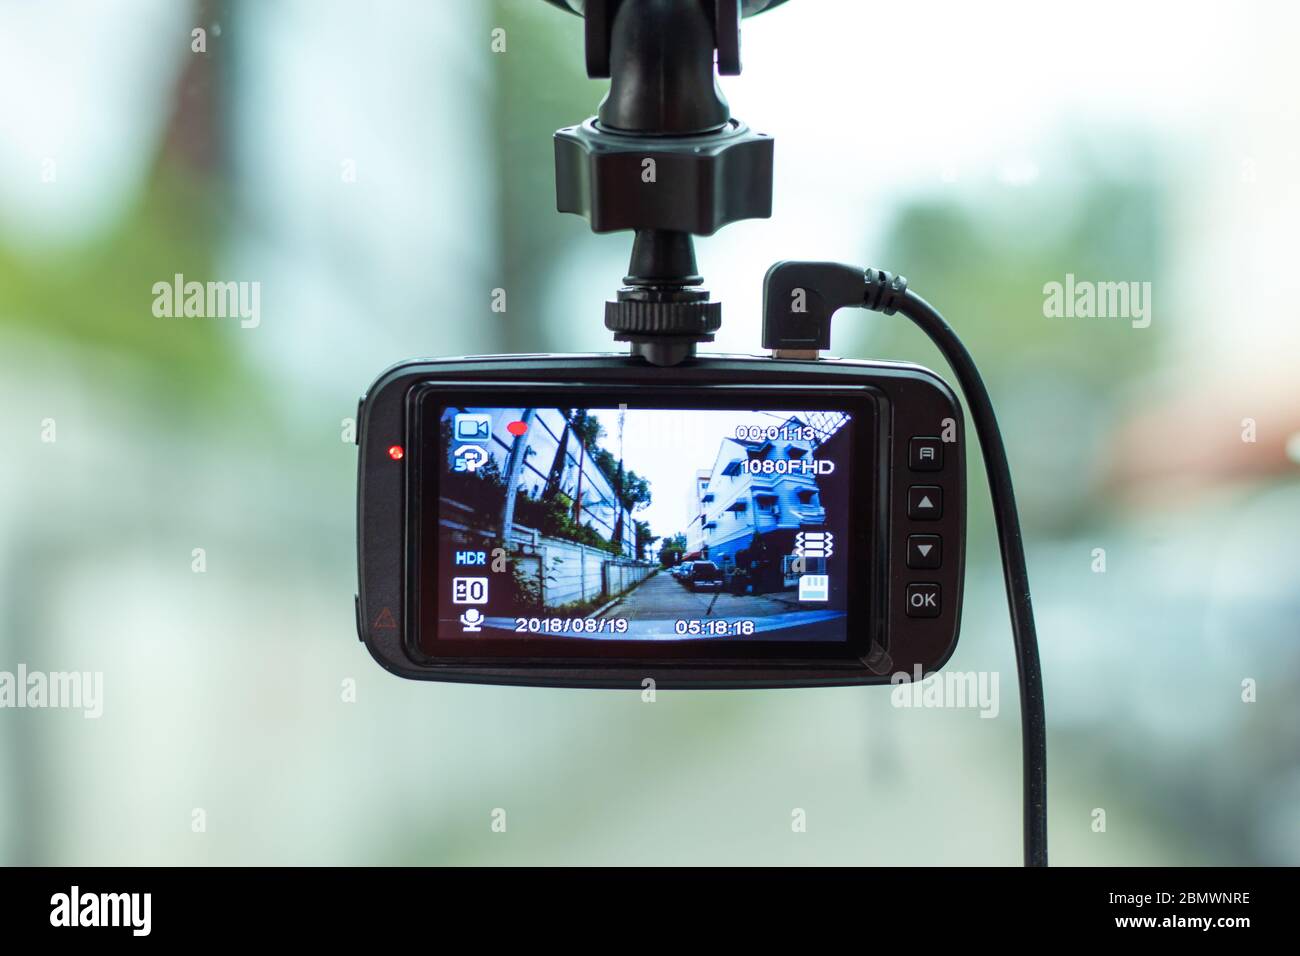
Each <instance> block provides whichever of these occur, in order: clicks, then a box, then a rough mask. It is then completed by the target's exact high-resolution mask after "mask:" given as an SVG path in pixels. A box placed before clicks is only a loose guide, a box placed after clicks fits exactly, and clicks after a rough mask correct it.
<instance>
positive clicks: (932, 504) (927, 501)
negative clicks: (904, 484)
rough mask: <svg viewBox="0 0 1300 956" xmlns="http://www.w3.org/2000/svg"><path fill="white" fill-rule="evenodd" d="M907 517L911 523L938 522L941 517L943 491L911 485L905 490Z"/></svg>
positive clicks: (931, 486)
mask: <svg viewBox="0 0 1300 956" xmlns="http://www.w3.org/2000/svg"><path fill="white" fill-rule="evenodd" d="M907 516H908V517H909V518H911V519H912V520H913V521H938V520H939V519H940V518H942V517H943V489H942V488H940V487H939V486H938V485H912V487H910V488H908V489H907Z"/></svg>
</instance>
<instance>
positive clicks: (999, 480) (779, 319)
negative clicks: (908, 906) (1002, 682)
mask: <svg viewBox="0 0 1300 956" xmlns="http://www.w3.org/2000/svg"><path fill="white" fill-rule="evenodd" d="M792 301H798V302H799V303H800V308H799V309H797V310H796V309H795V308H792V306H791V303H792ZM852 306H857V307H859V308H861V307H863V306H865V307H866V308H868V309H872V310H874V311H877V312H883V313H884V314H885V315H893V314H894V313H895V312H902V313H903V315H905V316H907V317H908V318H909V319H911V320H912V321H913V322H914V323H915V324H916V325H917V326H918V327H919V328H920V329H921V331H922V332H924V333H925V334H926V335H927V336H929V338H930V341H931V342H933V343H934V344H935V346H937V347H938V349H939V351H940V352H941V353H943V357H944V358H945V359H947V361H948V364H949V365H950V366H952V370H953V372H954V373H955V374H956V376H957V383H958V385H960V386H961V391H962V394H963V395H964V396H965V398H966V405H967V407H969V409H970V413H971V418H973V419H974V421H975V433H976V434H977V435H978V436H979V441H980V448H981V449H982V450H983V453H984V467H985V469H986V470H987V472H988V478H989V491H990V493H991V495H992V499H993V517H994V520H995V521H996V523H997V528H998V544H999V546H1000V547H1001V551H1002V573H1003V575H1004V577H1005V578H1006V582H1007V603H1008V604H1009V605H1010V607H1011V636H1012V640H1013V642H1014V644H1015V649H1016V669H1017V671H1018V672H1019V675H1020V744H1021V749H1022V751H1023V753H1024V792H1025V811H1024V816H1025V820H1024V827H1025V865H1026V866H1046V865H1047V726H1046V720H1045V718H1044V714H1043V675H1042V669H1041V666H1040V664H1039V661H1038V636H1037V633H1036V629H1035V627H1034V609H1033V606H1032V605H1031V604H1030V601H1029V570H1028V568H1026V567H1025V547H1024V542H1023V541H1022V540H1021V535H1020V515H1019V513H1018V512H1017V511H1016V495H1015V492H1014V490H1013V489H1012V487H1011V468H1010V466H1009V465H1008V464H1007V450H1006V447H1005V446H1004V445H1003V444H1002V432H1001V431H1000V430H999V429H998V419H997V415H995V414H994V412H993V402H992V401H990V399H989V393H988V389H986V388H985V387H984V380H983V379H982V378H980V373H979V370H978V369H977V368H976V367H975V361H974V359H972V358H971V356H970V353H969V352H967V351H966V346H964V345H962V343H961V339H959V338H958V337H957V333H956V332H954V331H953V330H952V328H951V327H950V326H949V325H948V323H947V322H945V321H944V319H943V316H941V315H940V314H939V313H938V311H936V310H935V308H934V306H932V305H930V303H928V302H926V301H925V300H924V299H923V298H921V297H920V296H919V295H917V294H916V293H915V292H912V291H910V290H909V289H908V288H907V280H906V279H904V278H903V277H902V276H896V275H891V274H890V273H888V272H881V271H878V270H876V269H867V270H866V271H865V272H863V271H862V270H861V269H858V268H856V267H855V266H849V265H844V264H842V263H838V262H778V263H777V264H776V265H774V266H772V268H771V269H769V270H767V275H766V276H765V277H764V279H763V347H764V348H769V349H772V350H773V351H774V353H775V354H777V355H780V354H781V353H782V352H794V353H796V354H799V355H802V356H803V357H807V356H808V354H809V353H811V354H812V355H816V354H817V352H819V351H820V350H822V349H827V348H830V344H831V319H832V318H833V317H834V315H835V312H836V311H837V310H839V309H842V308H848V307H852Z"/></svg>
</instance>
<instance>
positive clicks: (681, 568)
mask: <svg viewBox="0 0 1300 956" xmlns="http://www.w3.org/2000/svg"><path fill="white" fill-rule="evenodd" d="M694 563H695V562H694V561H683V562H682V563H681V564H679V565H677V567H675V568H673V577H675V578H676V579H677V580H678V581H683V582H684V581H685V580H686V577H687V575H689V574H690V573H691V565H692V564H694Z"/></svg>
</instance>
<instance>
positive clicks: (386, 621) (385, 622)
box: [375, 608, 397, 631]
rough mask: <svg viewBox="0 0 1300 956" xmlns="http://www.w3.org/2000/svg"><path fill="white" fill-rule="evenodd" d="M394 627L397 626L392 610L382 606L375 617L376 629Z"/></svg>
mask: <svg viewBox="0 0 1300 956" xmlns="http://www.w3.org/2000/svg"><path fill="white" fill-rule="evenodd" d="M396 627H397V621H395V620H394V619H393V612H392V611H390V610H388V608H384V609H383V610H382V611H380V612H379V617H377V618H375V630H376V631H381V630H384V629H388V630H393V629H395V628H396Z"/></svg>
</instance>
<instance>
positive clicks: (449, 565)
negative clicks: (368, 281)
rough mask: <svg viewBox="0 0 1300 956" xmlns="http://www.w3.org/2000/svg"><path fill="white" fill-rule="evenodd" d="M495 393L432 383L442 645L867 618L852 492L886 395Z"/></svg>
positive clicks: (804, 631)
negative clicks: (709, 399)
mask: <svg viewBox="0 0 1300 956" xmlns="http://www.w3.org/2000/svg"><path fill="white" fill-rule="evenodd" d="M482 397H485V398H487V397H495V398H496V401H495V402H493V403H491V404H488V403H484V404H456V403H455V402H454V401H451V400H449V396H447V395H446V394H439V392H437V391H433V390H431V391H428V392H426V393H425V394H424V395H423V397H422V398H421V399H420V400H419V402H418V407H419V421H420V423H421V425H420V430H421V438H420V448H421V454H420V461H419V462H418V468H417V471H416V478H415V480H416V481H417V482H418V490H419V494H418V495H417V496H416V499H415V500H417V501H418V508H419V512H420V514H419V525H420V527H421V529H422V531H421V541H420V542H419V544H418V546H417V548H416V565H417V569H416V577H417V581H416V589H415V593H416V595H417V599H418V602H419V608H418V609H417V610H418V619H419V621H420V635H419V644H420V646H421V647H422V649H423V650H424V651H425V652H426V653H428V654H430V655H433V656H439V655H440V654H447V653H450V654H455V655H456V656H465V655H470V656H476V655H477V654H482V655H483V656H499V655H500V654H502V653H503V651H502V650H501V646H502V645H503V644H510V645H511V646H512V647H514V648H516V653H525V654H528V655H540V656H553V655H556V654H570V655H575V656H597V657H600V656H639V657H664V656H679V655H685V656H690V655H692V654H695V653H701V652H703V653H711V654H718V653H719V652H721V654H722V656H730V655H729V654H727V653H726V652H725V651H724V648H727V647H730V646H732V645H737V646H738V645H748V646H750V647H751V649H752V647H753V646H755V645H762V646H763V647H764V648H766V649H767V650H768V651H771V650H772V649H773V648H774V647H777V646H781V645H785V646H787V647H793V646H795V645H798V647H799V650H798V651H797V653H799V654H806V653H808V652H810V651H811V650H812V648H813V646H814V645H822V646H830V647H838V648H839V653H840V654H844V653H845V652H846V650H847V648H846V643H847V642H849V641H850V618H851V613H850V612H851V611H853V610H855V609H856V610H857V611H859V612H860V611H861V610H862V607H861V602H862V592H865V591H867V590H869V589H868V588H867V587H866V585H865V583H864V576H863V574H862V572H863V570H864V564H865V559H866V557H867V552H868V551H869V548H868V547H866V546H865V545H864V541H865V539H866V535H865V533H864V532H865V530H866V529H865V527H864V525H865V518H864V517H863V516H862V515H856V516H855V511H854V502H853V500H852V499H851V496H852V494H853V492H854V491H855V489H856V490H858V491H859V492H861V491H862V490H863V487H864V476H856V475H855V474H854V472H855V470H863V471H869V470H870V469H869V468H867V467H864V466H863V464H862V463H863V462H864V461H867V460H868V459H867V458H866V455H865V452H864V449H865V448H866V447H868V446H869V445H870V439H871V435H872V433H873V432H874V420H873V418H874V416H873V414H872V411H871V410H872V405H871V404H870V403H869V402H866V401H858V402H843V403H841V402H838V401H827V402H826V403H825V405H823V406H821V407H812V408H808V407H803V406H797V405H794V404H789V403H786V402H783V401H777V400H773V401H769V402H765V403H764V406H763V407H758V408H755V407H750V405H747V404H746V405H736V407H718V405H717V404H716V403H711V404H710V405H709V407H695V405H696V404H698V405H703V404H704V403H703V402H697V403H695V404H693V405H692V407H672V406H673V405H678V404H680V403H679V402H678V401H674V402H671V403H670V402H666V401H663V400H660V401H658V402H655V403H651V404H647V405H646V406H645V407H637V406H635V405H629V404H628V403H627V402H625V401H622V400H620V401H619V402H618V403H617V404H616V403H615V402H613V401H609V400H607V401H606V403H604V404H601V403H599V402H596V401H592V399H593V398H598V397H599V396H593V395H591V394H587V395H583V394H582V393H577V392H571V393H568V394H566V395H565V396H564V398H565V399H566V400H569V399H573V400H584V399H585V400H586V401H587V402H590V404H587V406H586V407H576V406H567V407H566V406H560V405H558V404H557V405H554V406H546V407H525V406H524V405H523V401H524V400H525V396H523V395H520V396H519V398H518V399H517V401H518V402H519V404H518V405H507V404H505V403H504V402H502V401H501V400H500V396H482ZM534 397H535V396H534ZM547 397H548V398H550V399H552V400H554V399H555V398H557V397H558V396H556V395H555V394H553V393H552V394H549V395H548V396H547ZM733 397H734V396H733ZM457 398H464V396H457ZM804 400H805V401H806V400H807V398H806V397H805V399H804ZM835 405H838V406H839V407H833V406H835ZM867 497H869V494H868V495H867ZM862 510H863V511H864V512H869V511H870V508H863V509H862ZM855 552H856V553H855ZM855 562H857V564H855ZM851 569H852V570H851ZM854 572H856V575H857V576H856V580H855V577H854ZM855 589H856V591H857V592H858V593H857V594H856V595H855V594H854V592H855ZM694 645H701V646H706V647H705V648H704V650H703V651H691V650H690V648H691V647H692V646H694ZM740 653H742V654H743V653H744V652H743V651H741V652H740Z"/></svg>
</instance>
